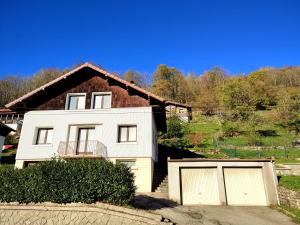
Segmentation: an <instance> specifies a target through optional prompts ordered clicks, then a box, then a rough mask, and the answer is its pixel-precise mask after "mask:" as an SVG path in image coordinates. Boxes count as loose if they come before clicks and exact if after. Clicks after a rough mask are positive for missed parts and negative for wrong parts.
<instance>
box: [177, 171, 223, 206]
mask: <svg viewBox="0 0 300 225" xmlns="http://www.w3.org/2000/svg"><path fill="white" fill-rule="evenodd" d="M181 177H182V182H181V183H182V204H184V205H204V204H205V205H220V204H221V202H220V197H219V189H218V177H217V168H184V169H182V170H181Z"/></svg>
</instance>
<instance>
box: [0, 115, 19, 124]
mask: <svg viewBox="0 0 300 225" xmlns="http://www.w3.org/2000/svg"><path fill="white" fill-rule="evenodd" d="M23 118H24V115H23V114H1V113H0V122H2V123H4V124H15V123H18V121H22V120H23Z"/></svg>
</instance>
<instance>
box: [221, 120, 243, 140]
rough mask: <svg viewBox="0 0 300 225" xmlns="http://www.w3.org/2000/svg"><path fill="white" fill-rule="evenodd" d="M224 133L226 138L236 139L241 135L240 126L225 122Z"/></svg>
mask: <svg viewBox="0 0 300 225" xmlns="http://www.w3.org/2000/svg"><path fill="white" fill-rule="evenodd" d="M222 131H223V134H224V136H225V137H234V136H238V135H240V130H239V126H238V124H237V123H235V122H230V121H226V122H224V123H223V126H222Z"/></svg>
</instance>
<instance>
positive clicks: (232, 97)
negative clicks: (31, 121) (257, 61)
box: [0, 65, 300, 132]
mask: <svg viewBox="0 0 300 225" xmlns="http://www.w3.org/2000/svg"><path fill="white" fill-rule="evenodd" d="M69 70H70V69H65V70H59V69H54V68H50V69H43V70H41V71H39V72H38V73H36V74H33V75H32V76H31V77H21V76H7V77H4V78H3V79H1V80H0V107H3V106H4V105H5V104H6V103H8V102H10V101H12V100H14V99H16V98H17V97H19V96H22V95H24V94H25V93H27V92H29V91H31V90H34V89H35V88H37V87H39V86H41V85H43V84H45V83H47V82H49V81H51V80H53V79H55V78H57V77H59V76H61V75H62V74H63V73H66V72H68V71H69ZM120 76H122V77H123V78H124V79H125V80H127V81H133V82H134V83H135V84H136V85H138V86H141V87H143V88H146V89H148V90H150V91H152V92H153V93H155V94H157V95H159V96H161V97H164V98H166V99H168V100H173V101H177V102H181V103H186V104H189V105H192V106H193V111H194V112H195V111H199V112H201V113H202V114H204V115H215V114H222V115H225V114H226V115H225V116H226V117H230V119H232V120H247V119H248V118H249V117H251V115H252V114H253V112H254V111H258V110H271V109H275V110H276V112H277V113H276V115H274V116H276V118H277V119H278V120H280V121H281V122H282V123H283V124H284V125H285V126H289V127H290V128H291V129H296V130H295V131H296V132H299V130H297V126H296V125H297V123H299V111H300V66H289V67H284V68H268V67H265V68H261V69H259V70H257V71H254V72H252V73H250V74H248V75H236V74H228V73H227V72H226V71H225V70H223V69H222V68H218V67H215V68H213V69H211V70H208V71H206V72H205V73H203V74H200V75H197V74H184V73H182V72H181V71H180V70H179V69H176V68H172V67H168V66H167V65H159V66H158V67H157V69H156V71H155V72H154V74H153V81H150V82H149V76H146V75H145V74H143V73H140V72H138V71H134V70H129V71H127V72H126V73H125V74H123V75H120ZM295 123H296V124H295ZM298 125H299V124H298ZM293 126H294V127H293ZM298 128H299V127H298Z"/></svg>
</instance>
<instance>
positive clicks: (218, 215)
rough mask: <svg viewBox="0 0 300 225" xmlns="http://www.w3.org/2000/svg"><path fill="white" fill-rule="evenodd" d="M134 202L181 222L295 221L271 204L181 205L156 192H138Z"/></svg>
mask: <svg viewBox="0 0 300 225" xmlns="http://www.w3.org/2000/svg"><path fill="white" fill-rule="evenodd" d="M135 206H136V207H138V208H142V209H147V210H151V211H153V212H155V213H158V214H161V215H162V216H163V217H165V218H168V219H170V220H171V221H172V222H174V223H176V224H178V225H198V224H199V225H200V224H202V225H295V223H293V222H292V220H291V218H289V217H288V216H286V215H284V214H282V213H280V212H278V211H277V210H275V209H271V208H269V207H233V206H181V205H177V204H175V203H174V202H172V201H169V200H166V199H164V196H160V195H158V194H157V193H154V194H150V195H149V194H147V195H139V196H137V197H136V202H135Z"/></svg>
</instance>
